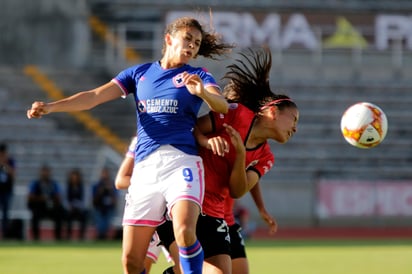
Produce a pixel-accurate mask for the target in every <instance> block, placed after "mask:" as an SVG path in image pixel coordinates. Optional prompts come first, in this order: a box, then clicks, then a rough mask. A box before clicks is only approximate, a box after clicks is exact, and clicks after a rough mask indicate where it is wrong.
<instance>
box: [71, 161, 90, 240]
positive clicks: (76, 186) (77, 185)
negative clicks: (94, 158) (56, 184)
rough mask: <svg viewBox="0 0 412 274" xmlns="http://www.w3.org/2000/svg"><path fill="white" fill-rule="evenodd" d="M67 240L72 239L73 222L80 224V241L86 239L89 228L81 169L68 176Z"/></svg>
mask: <svg viewBox="0 0 412 274" xmlns="http://www.w3.org/2000/svg"><path fill="white" fill-rule="evenodd" d="M66 198H67V206H68V208H67V239H71V238H72V236H73V235H72V232H73V222H75V221H77V222H78V223H79V228H80V230H79V239H80V240H84V239H85V233H86V226H87V213H88V212H87V208H86V203H85V188H84V183H83V176H82V173H81V172H80V170H79V169H77V168H75V169H72V170H71V171H70V172H69V173H68V175H67V181H66Z"/></svg>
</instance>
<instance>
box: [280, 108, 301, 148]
mask: <svg viewBox="0 0 412 274" xmlns="http://www.w3.org/2000/svg"><path fill="white" fill-rule="evenodd" d="M298 120H299V111H298V110H297V109H296V108H292V107H289V108H285V109H283V110H278V111H277V115H276V118H275V123H274V124H275V128H274V130H275V132H276V135H275V136H276V137H275V138H274V139H275V140H276V141H277V142H279V143H286V142H287V141H288V140H289V139H290V138H291V137H292V136H293V134H295V132H296V131H297V124H298Z"/></svg>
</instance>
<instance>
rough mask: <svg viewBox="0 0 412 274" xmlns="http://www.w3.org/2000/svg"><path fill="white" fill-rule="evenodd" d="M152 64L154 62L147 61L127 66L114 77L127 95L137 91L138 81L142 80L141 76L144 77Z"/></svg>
mask: <svg viewBox="0 0 412 274" xmlns="http://www.w3.org/2000/svg"><path fill="white" fill-rule="evenodd" d="M151 65H152V63H146V64H142V65H136V66H133V67H129V68H126V69H125V70H123V71H121V72H120V73H119V74H117V76H116V77H114V78H113V81H114V82H115V83H116V84H117V85H118V86H119V87H120V88H121V89H122V90H123V92H124V93H125V94H126V95H128V94H130V93H136V87H137V83H138V82H139V80H140V77H142V75H143V74H144V73H145V72H146V71H147V69H148V68H149V67H150V66H151Z"/></svg>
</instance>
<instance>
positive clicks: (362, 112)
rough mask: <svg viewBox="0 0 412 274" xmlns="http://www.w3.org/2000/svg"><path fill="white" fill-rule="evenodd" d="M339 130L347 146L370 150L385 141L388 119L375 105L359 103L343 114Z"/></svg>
mask: <svg viewBox="0 0 412 274" xmlns="http://www.w3.org/2000/svg"><path fill="white" fill-rule="evenodd" d="M340 129H341V131H342V135H343V137H344V138H345V140H346V141H347V142H348V143H349V144H351V145H353V146H355V147H359V148H372V147H375V146H377V145H379V144H380V143H381V142H382V141H383V139H385V136H386V132H387V131H388V119H387V118H386V115H385V113H384V112H383V110H382V109H381V108H379V107H378V106H377V105H374V104H372V103H368V102H360V103H356V104H354V105H352V106H350V107H349V108H348V109H347V110H346V111H345V112H344V113H343V115H342V119H341V122H340Z"/></svg>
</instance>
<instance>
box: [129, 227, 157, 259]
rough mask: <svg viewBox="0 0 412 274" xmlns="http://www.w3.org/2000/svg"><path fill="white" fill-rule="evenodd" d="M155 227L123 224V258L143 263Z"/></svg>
mask: <svg viewBox="0 0 412 274" xmlns="http://www.w3.org/2000/svg"><path fill="white" fill-rule="evenodd" d="M155 229H156V228H155V227H148V226H129V225H125V226H123V242H122V249H123V256H122V257H123V260H127V261H136V262H142V263H143V261H144V260H145V258H146V253H147V249H148V247H149V244H150V241H151V239H152V235H153V233H154V232H155Z"/></svg>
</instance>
